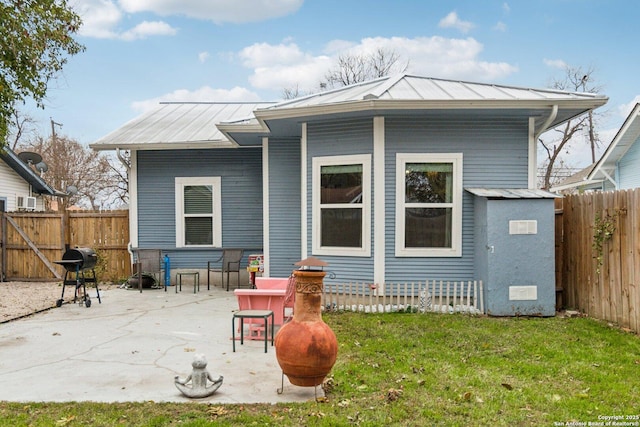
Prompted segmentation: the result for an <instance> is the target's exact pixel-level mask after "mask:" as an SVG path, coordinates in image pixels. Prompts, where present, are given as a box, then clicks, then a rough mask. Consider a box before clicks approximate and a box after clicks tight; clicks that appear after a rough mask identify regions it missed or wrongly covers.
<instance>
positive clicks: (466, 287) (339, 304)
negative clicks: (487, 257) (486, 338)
mask: <svg viewBox="0 0 640 427" xmlns="http://www.w3.org/2000/svg"><path fill="white" fill-rule="evenodd" d="M482 293H483V288H482V281H481V280H480V281H478V280H473V281H466V282H465V281H461V282H452V281H443V280H431V281H429V280H427V281H426V282H425V283H404V284H393V285H392V284H387V285H386V286H384V292H381V290H380V289H378V288H377V286H376V285H371V284H367V283H348V284H343V285H332V284H325V285H324V290H323V295H322V306H323V307H324V308H325V310H327V311H360V312H366V313H391V312H409V313H426V312H436V313H470V314H483V313H484V301H483V298H482Z"/></svg>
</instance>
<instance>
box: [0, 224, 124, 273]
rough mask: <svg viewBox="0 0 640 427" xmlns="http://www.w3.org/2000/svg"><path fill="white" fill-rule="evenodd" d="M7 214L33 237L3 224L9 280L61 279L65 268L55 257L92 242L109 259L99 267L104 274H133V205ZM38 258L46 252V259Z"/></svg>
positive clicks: (3, 264)
mask: <svg viewBox="0 0 640 427" xmlns="http://www.w3.org/2000/svg"><path fill="white" fill-rule="evenodd" d="M2 217H3V221H8V220H9V218H11V219H12V220H13V221H14V222H15V223H16V224H18V226H19V228H21V229H22V230H23V232H24V235H26V236H27V238H28V239H29V240H30V241H31V244H30V243H28V242H27V240H25V239H24V238H23V237H22V236H21V235H20V233H19V232H18V231H17V230H14V228H13V227H5V228H4V229H3V235H2V243H3V245H4V246H3V260H2V261H3V262H2V267H3V273H4V275H5V277H4V280H20V279H30V280H51V279H60V278H61V277H62V274H63V273H64V269H63V268H62V267H61V266H58V265H54V264H53V263H52V261H54V260H58V259H61V258H62V255H63V254H64V252H65V250H66V248H68V247H76V246H77V247H91V248H92V249H94V250H95V251H96V252H97V253H98V256H99V258H100V259H102V263H103V264H102V265H100V263H99V266H98V268H97V269H96V270H97V271H96V272H97V273H98V270H100V271H99V273H98V274H97V275H98V278H99V280H119V279H124V278H126V277H129V276H130V275H131V265H130V264H131V263H130V258H129V253H128V251H127V243H128V242H129V213H128V211H103V212H82V213H79V212H67V213H48V212H11V213H2ZM25 242H26V243H25ZM38 258H40V259H42V258H44V259H42V261H43V262H42V263H41V262H40V261H39V260H38ZM45 260H46V261H45ZM47 263H48V265H47Z"/></svg>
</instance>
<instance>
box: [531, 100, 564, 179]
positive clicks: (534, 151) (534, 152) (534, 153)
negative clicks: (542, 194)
mask: <svg viewBox="0 0 640 427" xmlns="http://www.w3.org/2000/svg"><path fill="white" fill-rule="evenodd" d="M557 116H558V105H557V104H555V105H553V106H552V107H551V113H549V117H547V120H545V121H544V123H543V124H542V126H540V129H539V130H538V131H537V132H536V131H535V119H534V118H533V117H530V118H529V127H530V130H529V132H530V133H529V137H530V138H531V140H530V141H529V188H531V189H535V188H537V182H536V177H537V174H538V138H540V135H542V133H543V132H544V131H546V130H547V128H548V127H549V126H550V125H551V123H553V121H554V120H555V119H556V117H557Z"/></svg>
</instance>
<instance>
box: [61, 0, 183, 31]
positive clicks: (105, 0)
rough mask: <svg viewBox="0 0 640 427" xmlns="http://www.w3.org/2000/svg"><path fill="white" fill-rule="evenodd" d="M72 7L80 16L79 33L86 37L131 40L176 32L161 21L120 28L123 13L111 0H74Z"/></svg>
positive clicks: (144, 22)
mask: <svg viewBox="0 0 640 427" xmlns="http://www.w3.org/2000/svg"><path fill="white" fill-rule="evenodd" d="M73 7H74V9H75V10H76V12H77V13H78V14H79V15H80V17H81V18H82V26H81V27H80V31H79V33H80V34H81V35H83V36H86V37H94V38H98V39H120V40H126V41H131V40H138V39H144V38H147V37H150V36H172V35H175V34H176V33H177V30H176V29H175V28H173V27H171V26H170V25H169V24H167V23H166V22H162V21H154V22H149V21H142V22H141V23H139V24H137V25H135V26H134V27H133V28H131V29H128V30H122V29H121V28H120V27H119V25H120V23H121V21H122V19H123V13H122V10H121V9H120V8H119V7H118V6H117V5H116V4H115V3H114V2H113V1H112V0H76V2H75V4H74V6H73Z"/></svg>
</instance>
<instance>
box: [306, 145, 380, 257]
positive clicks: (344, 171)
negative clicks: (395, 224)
mask: <svg viewBox="0 0 640 427" xmlns="http://www.w3.org/2000/svg"><path fill="white" fill-rule="evenodd" d="M312 187H313V196H312V197H313V200H312V205H313V216H312V229H313V233H312V241H313V253H314V254H318V255H343V256H369V255H370V254H371V249H370V248H371V218H370V210H371V208H370V205H371V156H370V155H368V154H365V155H352V156H331V157H315V158H314V159H313V178H312Z"/></svg>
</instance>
